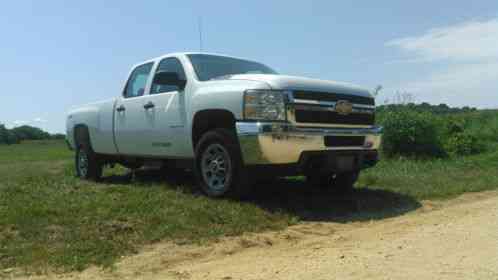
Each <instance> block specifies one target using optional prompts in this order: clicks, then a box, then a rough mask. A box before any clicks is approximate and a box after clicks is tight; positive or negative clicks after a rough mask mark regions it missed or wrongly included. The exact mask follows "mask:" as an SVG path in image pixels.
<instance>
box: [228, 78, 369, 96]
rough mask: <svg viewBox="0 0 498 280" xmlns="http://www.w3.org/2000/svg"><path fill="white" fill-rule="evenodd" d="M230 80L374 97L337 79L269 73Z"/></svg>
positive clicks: (292, 88) (277, 87)
mask: <svg viewBox="0 0 498 280" xmlns="http://www.w3.org/2000/svg"><path fill="white" fill-rule="evenodd" d="M227 79H228V80H250V81H259V82H265V83H267V84H268V85H270V87H271V88H272V89H281V90H306V91H317V92H330V93H342V94H350V95H357V96H364V97H372V95H371V94H370V92H369V91H368V90H367V89H365V88H361V87H359V86H356V85H352V84H348V83H340V82H335V81H325V80H319V79H311V78H304V77H296V76H286V75H269V74H239V75H232V76H229V77H228V78H227Z"/></svg>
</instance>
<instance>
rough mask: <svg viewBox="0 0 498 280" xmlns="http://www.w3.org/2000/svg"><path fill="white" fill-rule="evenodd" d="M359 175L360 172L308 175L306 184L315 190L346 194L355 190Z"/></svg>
mask: <svg viewBox="0 0 498 280" xmlns="http://www.w3.org/2000/svg"><path fill="white" fill-rule="evenodd" d="M359 174H360V172H359V171H350V172H344V173H338V174H308V175H306V182H307V183H308V185H309V186H311V187H313V188H319V189H332V190H334V191H335V192H339V193H346V192H350V191H352V190H353V189H354V184H355V183H356V181H357V180H358V177H359Z"/></svg>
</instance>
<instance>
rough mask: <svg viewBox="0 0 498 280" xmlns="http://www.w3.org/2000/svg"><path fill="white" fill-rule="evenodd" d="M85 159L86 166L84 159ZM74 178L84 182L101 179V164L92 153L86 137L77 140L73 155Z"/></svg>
mask: <svg viewBox="0 0 498 280" xmlns="http://www.w3.org/2000/svg"><path fill="white" fill-rule="evenodd" d="M85 158H86V164H85V163H84V161H85V160H84V159H85ZM75 167H76V176H78V177H79V178H81V179H85V180H93V181H98V180H100V178H101V177H102V169H103V167H102V163H101V161H100V159H99V157H98V155H97V154H96V153H95V152H94V151H93V149H92V147H91V145H90V141H89V139H88V136H86V137H84V136H83V137H81V139H78V142H77V147H76V154H75Z"/></svg>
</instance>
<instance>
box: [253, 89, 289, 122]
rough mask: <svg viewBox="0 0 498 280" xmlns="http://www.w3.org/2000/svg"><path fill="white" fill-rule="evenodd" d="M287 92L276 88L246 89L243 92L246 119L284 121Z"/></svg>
mask: <svg viewBox="0 0 498 280" xmlns="http://www.w3.org/2000/svg"><path fill="white" fill-rule="evenodd" d="M286 100H287V93H286V92H285V91H276V90H247V91H246V92H245V93H244V118H245V119H246V120H267V121H285V119H286V114H285V103H286Z"/></svg>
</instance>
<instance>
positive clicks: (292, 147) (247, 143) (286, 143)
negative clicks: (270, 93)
mask: <svg viewBox="0 0 498 280" xmlns="http://www.w3.org/2000/svg"><path fill="white" fill-rule="evenodd" d="M236 128H237V135H238V138H239V142H240V147H241V150H242V157H243V159H244V163H245V164H248V165H251V164H292V163H298V162H299V159H300V157H301V154H302V153H303V152H319V151H359V152H361V151H376V150H378V149H379V147H380V143H381V138H382V136H381V134H382V128H381V127H372V128H309V127H296V126H294V125H292V124H289V123H275V122H237V123H236ZM326 136H365V143H364V145H363V146H357V147H326V146H325V141H324V139H325V137H326Z"/></svg>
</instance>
